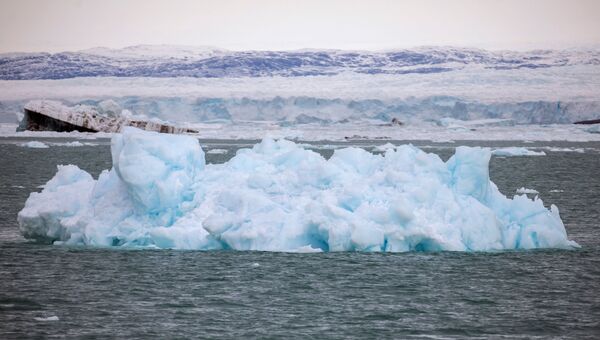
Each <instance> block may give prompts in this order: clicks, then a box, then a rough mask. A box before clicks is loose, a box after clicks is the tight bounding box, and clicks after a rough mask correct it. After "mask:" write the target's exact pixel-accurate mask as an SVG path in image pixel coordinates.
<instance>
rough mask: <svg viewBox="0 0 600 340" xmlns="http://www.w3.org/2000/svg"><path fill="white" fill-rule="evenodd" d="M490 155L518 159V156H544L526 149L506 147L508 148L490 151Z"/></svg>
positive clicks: (542, 153)
mask: <svg viewBox="0 0 600 340" xmlns="http://www.w3.org/2000/svg"><path fill="white" fill-rule="evenodd" d="M492 155H494V156H502V157H519V156H546V153H545V152H544V151H533V150H530V149H527V148H522V147H516V146H513V147H508V148H500V149H495V150H493V151H492Z"/></svg>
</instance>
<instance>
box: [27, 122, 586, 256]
mask: <svg viewBox="0 0 600 340" xmlns="http://www.w3.org/2000/svg"><path fill="white" fill-rule="evenodd" d="M111 153H112V159H113V168H112V169H111V170H110V171H104V172H103V173H102V174H101V175H100V176H99V178H98V179H97V180H94V179H93V178H92V176H91V175H90V174H88V173H87V172H85V171H83V170H81V169H79V168H78V167H77V166H74V165H66V166H59V168H58V172H57V174H56V175H55V176H54V178H52V179H51V180H50V181H49V182H48V183H46V185H45V187H44V189H43V190H42V192H41V193H32V194H31V195H30V197H29V198H28V200H27V202H26V204H25V207H24V208H23V210H21V211H20V212H19V214H18V221H19V227H20V230H21V232H22V234H23V235H24V236H25V237H26V238H28V239H33V240H36V241H38V242H44V243H58V244H61V243H64V244H79V245H91V246H125V247H154V248H175V249H202V250H210V249H235V250H264V251H290V252H300V251H302V252H307V251H390V252H403V251H414V250H416V251H438V250H451V251H494V250H503V249H533V248H571V247H576V246H577V244H576V243H575V242H574V241H570V240H569V239H568V237H567V234H566V231H565V228H564V225H563V223H562V221H561V219H560V216H559V213H558V209H557V208H556V207H555V206H552V207H551V209H549V210H548V209H546V208H545V207H544V205H543V204H542V201H541V200H539V199H537V198H536V199H533V200H531V199H529V198H527V197H526V196H525V195H522V196H515V197H514V198H512V199H509V198H507V197H505V196H504V195H502V194H501V193H500V192H499V191H498V189H497V188H496V186H495V185H494V183H492V182H491V181H490V179H489V173H488V163H489V160H490V157H491V152H490V150H489V149H486V148H478V147H475V148H470V147H458V148H456V153H455V155H454V156H452V157H451V158H450V159H449V160H448V161H447V162H443V161H442V160H441V159H440V158H439V157H438V156H437V155H435V154H427V153H425V152H423V151H421V150H420V149H418V148H416V147H413V146H411V145H401V146H397V147H396V148H395V149H388V150H387V151H385V153H384V154H383V155H380V154H379V155H377V154H372V153H369V152H367V151H365V150H362V149H358V148H345V149H338V150H335V152H334V154H333V156H332V157H331V158H330V159H329V160H325V159H324V158H323V157H321V156H320V155H319V154H317V153H315V152H312V151H310V150H305V149H303V148H302V147H300V146H298V145H296V144H294V143H293V142H290V141H286V140H279V141H275V140H272V139H265V140H263V141H262V142H261V143H259V144H257V145H255V146H254V147H253V148H251V149H242V150H239V151H238V152H237V154H236V156H235V157H234V158H232V159H231V160H230V161H228V162H227V163H224V164H210V165H206V164H205V161H204V152H203V151H202V149H201V147H200V145H199V143H198V141H197V140H196V139H194V138H191V137H188V136H177V135H160V134H156V133H150V132H142V131H139V130H136V129H133V128H127V129H125V130H124V131H123V133H122V134H116V135H115V136H114V137H113V139H112V143H111Z"/></svg>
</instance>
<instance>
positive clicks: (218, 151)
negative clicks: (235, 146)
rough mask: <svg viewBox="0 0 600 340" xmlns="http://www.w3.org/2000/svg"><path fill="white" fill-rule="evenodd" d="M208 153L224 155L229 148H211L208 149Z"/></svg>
mask: <svg viewBox="0 0 600 340" xmlns="http://www.w3.org/2000/svg"><path fill="white" fill-rule="evenodd" d="M206 153H207V154H211V155H222V154H226V153H227V150H226V149H210V150H208V151H206Z"/></svg>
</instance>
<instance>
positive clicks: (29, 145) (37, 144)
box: [21, 140, 49, 149]
mask: <svg viewBox="0 0 600 340" xmlns="http://www.w3.org/2000/svg"><path fill="white" fill-rule="evenodd" d="M21 146H23V147H26V148H32V149H47V148H49V146H48V145H47V144H45V143H43V142H38V141H35V140H32V141H30V142H27V143H23V144H21Z"/></svg>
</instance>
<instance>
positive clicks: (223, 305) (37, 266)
mask: <svg viewBox="0 0 600 340" xmlns="http://www.w3.org/2000/svg"><path fill="white" fill-rule="evenodd" d="M30 140H31V139H19V138H3V139H0V156H1V162H0V338H17V337H24V336H27V337H36V336H38V337H46V336H48V337H54V336H67V337H143V338H148V337H211V338H212V337H223V338H232V337H238V338H240V337H267V336H271V337H299V338H306V337H328V338H365V337H395V338H407V337H435V338H444V337H451V338H456V337H461V338H462V337H482V338H487V337H494V336H507V337H510V338H515V337H517V338H518V337H522V338H532V337H540V338H541V337H543V338H546V337H552V336H558V337H561V336H567V337H574V338H584V337H588V338H593V337H595V336H597V335H598V334H600V321H599V320H600V294H598V291H600V222H599V221H600V194H598V193H599V192H600V176H598V175H597V173H598V171H599V170H600V143H597V142H588V143H565V142H544V143H543V144H536V143H533V144H532V143H525V144H519V143H516V142H498V141H496V142H456V143H451V144H447V143H446V144H444V143H430V142H424V141H420V142H414V144H415V145H417V146H419V147H421V148H423V149H424V150H426V151H427V152H434V153H437V154H438V155H440V156H441V157H442V159H444V160H446V159H448V157H450V155H452V154H453V153H454V147H456V146H458V145H471V146H475V145H477V146H488V147H497V148H501V147H512V146H521V147H527V148H530V149H534V150H537V151H545V153H546V156H540V157H527V156H525V157H497V156H494V157H492V160H491V163H490V177H491V179H492V181H494V182H495V183H496V184H497V185H498V187H499V189H500V191H501V192H502V193H503V194H505V195H507V196H509V197H511V196H512V195H514V194H516V190H517V189H519V188H522V187H524V188H529V189H534V190H536V191H538V192H539V194H538V195H539V196H540V197H541V198H542V199H543V200H544V204H546V205H548V206H549V205H550V204H555V205H557V206H558V207H559V208H560V212H561V218H562V220H563V222H564V223H565V226H566V229H567V233H568V235H569V238H570V239H572V240H574V241H576V242H577V243H579V244H580V245H581V248H580V249H577V250H552V249H551V250H537V251H504V252H494V253H462V252H429V253H427V252H426V253H421V252H408V253H397V254H382V253H356V252H339V253H318V254H291V253H271V252H236V251H208V252H206V251H204V252H203V251H175V250H122V249H119V250H116V249H106V248H89V247H86V248H84V247H66V246H47V245H39V244H34V243H29V242H26V241H25V240H24V239H23V238H22V237H21V236H20V234H19V231H18V226H17V222H16V214H17V212H18V211H19V210H20V209H22V207H23V205H24V202H25V200H26V199H27V197H28V195H29V193H30V192H33V191H40V190H41V188H39V186H40V185H43V184H44V183H46V182H47V181H48V180H49V179H50V178H51V177H52V176H53V175H54V173H55V172H56V165H57V164H76V165H78V166H79V167H80V168H82V169H84V170H86V171H88V172H90V173H91V174H92V175H93V176H95V177H97V176H98V174H99V173H100V171H101V170H103V169H107V168H110V166H111V160H110V159H111V157H110V145H109V141H108V140H97V141H91V142H90V143H88V144H87V145H86V144H83V145H81V146H78V147H67V144H66V143H68V142H72V140H66V139H65V140H59V139H47V140H40V141H41V142H44V143H45V144H47V145H48V146H49V148H44V149H36V148H27V147H23V146H22V144H23V143H26V142H29V141H30ZM254 143H255V141H201V145H202V146H203V148H204V150H205V151H210V150H211V149H219V150H220V151H219V152H216V153H211V152H207V153H206V161H207V163H223V162H225V161H227V160H228V159H230V158H231V157H232V156H233V155H234V154H235V152H236V150H237V149H239V148H240V147H248V146H250V145H252V144H254ZM392 143H394V144H398V143H399V142H395V141H392ZM402 143H405V142H402ZM377 144H383V143H381V142H375V141H359V142H352V143H348V142H341V143H330V142H327V143H315V144H311V145H307V146H306V147H307V148H312V149H314V150H315V151H317V152H319V153H321V154H322V155H323V156H325V157H330V156H331V154H332V153H333V149H334V148H337V147H345V146H350V145H353V146H358V147H363V148H365V149H367V150H369V151H371V150H373V146H374V145H377ZM223 150H226V151H223ZM578 150H579V151H578ZM581 150H582V152H581Z"/></svg>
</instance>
